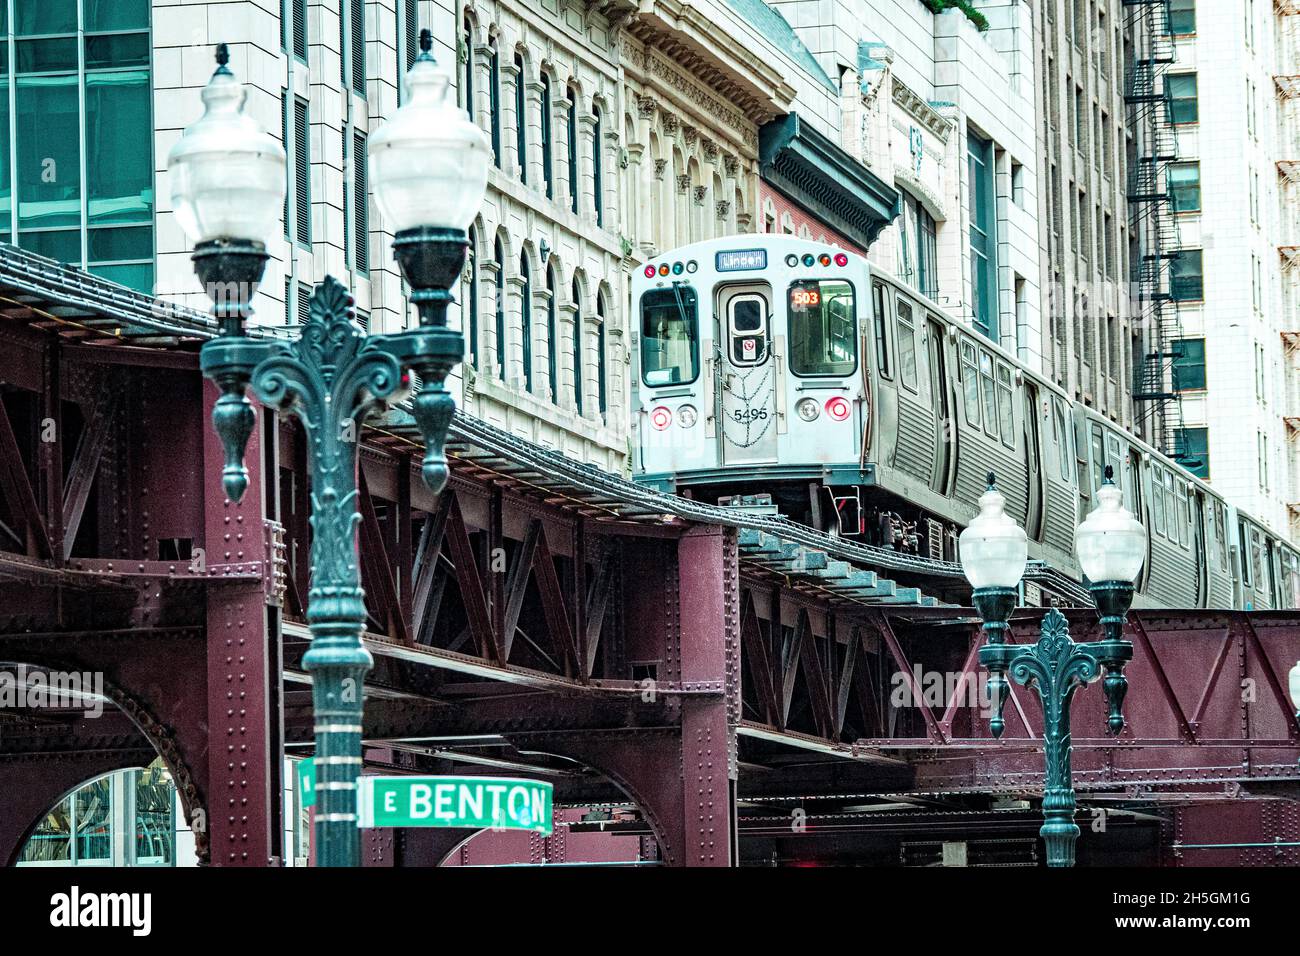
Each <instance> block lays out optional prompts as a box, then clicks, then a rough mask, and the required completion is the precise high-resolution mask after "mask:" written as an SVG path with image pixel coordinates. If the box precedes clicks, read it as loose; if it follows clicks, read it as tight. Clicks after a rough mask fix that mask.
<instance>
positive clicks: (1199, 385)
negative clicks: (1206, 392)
mask: <svg viewBox="0 0 1300 956" xmlns="http://www.w3.org/2000/svg"><path fill="white" fill-rule="evenodd" d="M1172 352H1173V358H1174V361H1173V366H1172V369H1171V375H1172V379H1173V386H1174V391H1175V392H1189V391H1198V390H1201V389H1204V388H1205V339H1181V340H1179V341H1177V342H1175V343H1174V347H1173V349H1172Z"/></svg>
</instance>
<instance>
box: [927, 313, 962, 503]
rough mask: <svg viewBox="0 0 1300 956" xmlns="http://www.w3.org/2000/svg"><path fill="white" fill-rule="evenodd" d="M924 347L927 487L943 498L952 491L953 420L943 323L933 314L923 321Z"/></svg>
mask: <svg viewBox="0 0 1300 956" xmlns="http://www.w3.org/2000/svg"><path fill="white" fill-rule="evenodd" d="M925 338H926V348H927V350H928V351H929V357H930V400H931V402H932V403H933V405H934V410H935V419H934V446H935V458H934V471H933V478H932V479H931V481H930V487H931V488H932V489H933V490H935V491H937V492H938V493H939V494H941V495H944V496H945V497H946V496H948V495H949V494H951V491H952V488H951V475H950V470H951V462H952V449H953V442H954V441H955V438H956V434H955V433H956V424H957V423H956V422H954V421H953V419H952V407H951V401H950V398H951V394H952V392H951V387H950V385H949V382H948V362H947V356H946V355H945V354H944V334H943V326H942V325H941V324H940V323H939V322H938V320H936V319H934V318H933V317H931V318H929V319H928V320H927V321H926V336H925Z"/></svg>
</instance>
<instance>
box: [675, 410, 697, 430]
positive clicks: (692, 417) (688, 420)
mask: <svg viewBox="0 0 1300 956" xmlns="http://www.w3.org/2000/svg"><path fill="white" fill-rule="evenodd" d="M699 418H700V416H699V413H698V412H696V411H695V406H694V405H683V406H682V407H681V408H679V409H677V424H678V425H681V426H682V427H683V428H690V427H691V426H692V425H694V424H695V423H696V422H697V421H698V420H699Z"/></svg>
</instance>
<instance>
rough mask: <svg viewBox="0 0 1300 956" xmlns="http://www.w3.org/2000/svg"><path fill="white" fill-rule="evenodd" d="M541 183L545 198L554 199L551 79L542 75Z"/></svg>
mask: <svg viewBox="0 0 1300 956" xmlns="http://www.w3.org/2000/svg"><path fill="white" fill-rule="evenodd" d="M541 138H542V182H544V183H545V184H546V198H547V199H554V198H555V176H554V175H553V174H552V169H551V78H550V77H549V76H547V75H546V74H545V73H543V74H542V133H541Z"/></svg>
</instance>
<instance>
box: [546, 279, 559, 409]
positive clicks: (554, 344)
mask: <svg viewBox="0 0 1300 956" xmlns="http://www.w3.org/2000/svg"><path fill="white" fill-rule="evenodd" d="M546 292H547V296H546V389H547V396H548V397H549V398H550V400H551V404H552V405H554V404H556V403H557V402H558V401H559V399H560V361H559V358H560V347H559V346H560V336H559V331H558V326H559V323H558V322H557V321H556V314H555V313H556V310H557V309H558V308H559V303H558V302H557V301H556V298H557V293H556V290H555V270H554V269H547V270H546Z"/></svg>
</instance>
